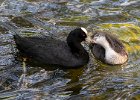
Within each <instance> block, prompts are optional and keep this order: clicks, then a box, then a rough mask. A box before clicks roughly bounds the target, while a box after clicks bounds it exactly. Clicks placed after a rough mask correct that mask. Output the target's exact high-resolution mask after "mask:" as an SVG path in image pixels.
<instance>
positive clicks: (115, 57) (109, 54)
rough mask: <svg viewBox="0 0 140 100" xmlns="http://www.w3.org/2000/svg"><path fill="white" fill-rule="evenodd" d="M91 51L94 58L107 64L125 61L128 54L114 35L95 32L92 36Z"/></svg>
mask: <svg viewBox="0 0 140 100" xmlns="http://www.w3.org/2000/svg"><path fill="white" fill-rule="evenodd" d="M92 37H93V41H94V43H93V44H92V46H91V51H92V53H93V54H94V56H95V58H97V59H99V60H101V61H102V62H105V63H107V64H112V65H117V64H123V63H125V62H126V61H127V59H128V55H127V53H126V51H125V48H124V46H123V44H122V43H121V42H120V40H118V39H117V38H115V37H114V36H112V35H110V34H107V33H105V32H97V33H95V34H94V35H93V36H92Z"/></svg>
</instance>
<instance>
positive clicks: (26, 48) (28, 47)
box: [14, 27, 89, 68]
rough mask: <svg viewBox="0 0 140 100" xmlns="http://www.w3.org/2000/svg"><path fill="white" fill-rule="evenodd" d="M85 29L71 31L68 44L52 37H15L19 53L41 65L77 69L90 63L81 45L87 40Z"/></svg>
mask: <svg viewBox="0 0 140 100" xmlns="http://www.w3.org/2000/svg"><path fill="white" fill-rule="evenodd" d="M86 34H87V30H86V29H85V28H83V27H81V28H76V29H74V30H73V31H71V32H70V33H69V35H68V37H67V40H66V41H67V42H65V41H61V40H56V39H53V38H51V37H45V38H43V37H20V36H19V35H17V34H16V35H14V39H15V42H16V45H17V48H18V49H19V51H20V52H21V53H23V54H25V55H26V56H27V57H30V58H33V59H34V60H36V61H38V62H39V63H41V64H47V65H59V66H62V67H64V68H77V67H80V66H84V65H85V64H87V63H88V61H89V55H88V53H87V51H86V50H85V49H84V47H83V46H82V45H81V42H82V41H85V39H86V38H87V35H86Z"/></svg>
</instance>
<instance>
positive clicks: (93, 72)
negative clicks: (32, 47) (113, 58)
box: [0, 0, 140, 100]
mask: <svg viewBox="0 0 140 100" xmlns="http://www.w3.org/2000/svg"><path fill="white" fill-rule="evenodd" d="M0 5H1V6H0V100H15V99H16V100H41V99H42V100H44V99H46V100H56V99H57V100H67V99H69V100H73V99H75V100H81V99H82V100H139V99H140V0H0ZM78 26H79V27H80V26H82V27H85V28H87V29H88V31H91V32H92V31H94V30H105V31H106V30H107V31H110V32H111V33H113V34H116V35H117V36H118V37H119V38H120V39H121V40H122V41H123V43H124V45H125V47H126V49H127V51H128V54H129V60H128V62H127V63H126V64H124V65H121V66H109V65H105V64H103V63H101V62H99V61H97V60H95V59H94V58H93V56H92V55H90V56H91V60H90V62H89V64H88V65H87V66H84V67H82V68H78V69H68V70H66V69H65V70H64V69H60V68H51V67H50V66H44V67H45V70H44V69H43V68H41V67H39V66H41V65H34V64H33V62H30V63H26V68H27V72H26V73H25V74H24V73H23V67H25V66H24V64H25V63H23V61H22V58H21V57H20V58H19V57H18V58H17V56H16V54H17V52H18V50H17V49H16V45H15V42H14V40H13V34H15V33H17V34H20V35H21V36H52V37H55V38H57V39H61V40H65V39H66V36H67V35H68V33H69V32H70V31H71V30H72V29H74V28H75V27H78ZM83 45H84V46H85V48H86V49H87V50H88V51H89V48H88V46H87V45H86V44H83ZM89 53H90V51H89ZM35 66H36V67H35ZM56 67H57V66H56Z"/></svg>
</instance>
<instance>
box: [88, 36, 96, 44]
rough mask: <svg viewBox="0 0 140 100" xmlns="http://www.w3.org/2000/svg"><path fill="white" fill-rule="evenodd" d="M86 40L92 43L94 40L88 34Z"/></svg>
mask: <svg viewBox="0 0 140 100" xmlns="http://www.w3.org/2000/svg"><path fill="white" fill-rule="evenodd" d="M86 42H88V43H94V40H93V39H92V37H91V36H88V37H87V38H86Z"/></svg>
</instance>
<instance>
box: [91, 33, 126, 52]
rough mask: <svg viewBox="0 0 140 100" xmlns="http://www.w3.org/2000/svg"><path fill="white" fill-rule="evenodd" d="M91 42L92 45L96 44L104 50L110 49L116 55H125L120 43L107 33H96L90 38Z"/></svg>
mask: <svg viewBox="0 0 140 100" xmlns="http://www.w3.org/2000/svg"><path fill="white" fill-rule="evenodd" d="M91 40H92V41H91V42H92V43H95V44H98V45H100V46H102V47H104V48H107V47H111V48H112V49H113V50H115V51H116V52H118V53H125V48H124V46H123V44H122V42H121V41H120V40H119V39H118V38H116V37H115V36H113V35H111V34H109V33H107V32H102V31H96V32H95V33H94V35H92V36H91Z"/></svg>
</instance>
